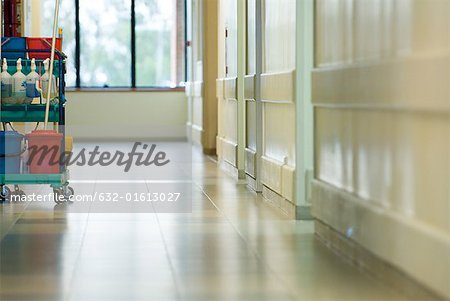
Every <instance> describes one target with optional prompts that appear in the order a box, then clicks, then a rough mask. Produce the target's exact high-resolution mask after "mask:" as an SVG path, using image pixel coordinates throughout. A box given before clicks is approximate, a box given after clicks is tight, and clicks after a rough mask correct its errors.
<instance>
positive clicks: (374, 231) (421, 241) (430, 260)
mask: <svg viewBox="0 0 450 301" xmlns="http://www.w3.org/2000/svg"><path fill="white" fill-rule="evenodd" d="M313 216H314V217H315V218H316V219H317V220H320V221H321V222H322V223H324V224H326V225H328V226H329V227H330V228H332V229H334V230H336V231H337V232H339V233H341V235H343V236H346V237H347V238H348V239H349V240H351V241H352V242H354V243H355V244H357V245H359V246H361V249H365V250H370V252H371V253H372V254H373V255H374V257H376V258H379V259H380V260H381V261H384V262H386V263H387V264H389V265H391V266H393V267H395V268H396V269H397V270H398V271H401V273H404V274H405V275H408V277H409V278H411V279H414V281H415V282H417V283H421V284H422V285H423V286H424V287H427V288H428V290H430V291H432V292H434V293H435V294H436V295H439V296H443V297H445V298H450V286H449V279H450V256H449V254H450V237H449V234H448V232H445V231H442V230H439V229H437V228H435V227H432V226H429V225H428V224H425V223H423V222H420V221H419V220H417V219H415V218H414V217H406V216H403V215H402V214H400V213H397V212H395V211H394V210H390V209H387V208H381V207H379V206H377V205H374V204H373V203H371V202H369V201H367V200H363V199H360V198H358V197H357V196H355V195H353V194H350V193H348V192H346V191H343V190H340V189H338V188H336V187H334V186H331V185H329V184H326V183H323V182H320V181H314V182H313ZM325 240H327V241H329V242H330V243H331V242H333V241H334V240H333V238H332V237H331V238H328V239H325ZM344 247H345V246H343V247H342V248H344ZM359 252H361V251H360V250H359V248H350V249H346V253H347V255H348V256H350V257H351V258H354V259H353V260H354V261H364V260H368V259H365V258H364V255H363V254H360V253H359ZM365 264H367V265H368V267H367V269H370V270H374V271H373V273H375V274H377V275H383V274H382V271H378V270H377V267H376V265H374V264H372V263H371V261H370V260H368V263H365ZM383 277H384V275H383Z"/></svg>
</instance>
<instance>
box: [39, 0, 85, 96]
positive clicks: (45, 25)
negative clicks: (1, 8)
mask: <svg viewBox="0 0 450 301" xmlns="http://www.w3.org/2000/svg"><path fill="white" fill-rule="evenodd" d="M54 13H55V1H54V0H43V1H42V2H41V18H40V20H41V35H42V36H45V37H51V36H52V34H53V14H54ZM74 25H75V2H74V1H61V6H60V11H59V27H60V28H63V35H64V43H63V52H64V53H65V54H66V55H67V56H68V58H69V60H68V62H67V65H68V66H67V74H66V83H67V85H68V86H69V87H75V84H76V79H77V72H76V66H75V44H76V43H75V26H74Z"/></svg>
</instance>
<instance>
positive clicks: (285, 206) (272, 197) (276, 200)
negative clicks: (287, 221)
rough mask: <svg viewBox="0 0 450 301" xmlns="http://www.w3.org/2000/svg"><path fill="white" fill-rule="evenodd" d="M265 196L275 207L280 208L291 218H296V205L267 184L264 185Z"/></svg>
mask: <svg viewBox="0 0 450 301" xmlns="http://www.w3.org/2000/svg"><path fill="white" fill-rule="evenodd" d="M262 194H263V197H264V199H265V200H266V201H267V202H268V203H270V204H271V205H272V206H273V207H275V208H277V209H279V210H280V211H281V212H283V213H284V214H286V215H287V216H288V217H289V218H291V219H293V220H294V219H296V214H297V212H296V206H295V205H294V204H293V203H291V202H290V201H289V200H287V199H286V198H284V197H282V196H281V195H280V194H278V193H276V192H275V191H273V190H271V189H270V188H268V187H267V186H263V192H262Z"/></svg>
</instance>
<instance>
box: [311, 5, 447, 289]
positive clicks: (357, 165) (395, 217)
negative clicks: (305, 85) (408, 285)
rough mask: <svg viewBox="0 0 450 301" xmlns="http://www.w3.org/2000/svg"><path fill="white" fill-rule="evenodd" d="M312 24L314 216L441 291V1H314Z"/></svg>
mask: <svg viewBox="0 0 450 301" xmlns="http://www.w3.org/2000/svg"><path fill="white" fill-rule="evenodd" d="M316 24H317V28H316V39H315V40H316V64H315V66H316V69H315V70H314V72H313V101H314V105H315V117H316V121H315V128H316V133H315V138H316V145H315V155H316V161H315V165H316V174H315V178H316V182H315V185H314V187H315V188H314V193H313V202H314V204H313V207H314V215H315V217H316V218H317V219H319V220H321V221H322V222H324V223H326V224H327V225H329V226H330V227H331V228H333V229H335V230H338V231H340V232H341V234H343V235H344V236H347V237H348V238H350V239H352V240H353V241H355V242H356V243H357V244H360V245H362V246H363V247H365V248H367V249H369V250H370V252H372V253H374V254H376V255H377V256H379V257H380V258H381V259H382V260H384V261H387V262H388V263H389V264H391V265H393V266H395V267H397V268H398V269H400V270H401V271H403V272H405V273H406V274H408V275H409V276H410V277H411V278H413V279H415V280H417V281H419V282H421V283H422V284H424V285H426V286H427V287H428V288H429V289H431V290H433V292H435V293H437V294H440V295H441V296H444V297H447V298H449V297H450V286H449V284H450V283H449V282H448V279H450V277H449V272H448V271H449V267H450V257H449V256H444V257H442V254H444V253H447V254H450V193H449V186H450V185H449V183H450V172H449V169H448V166H449V164H450V163H449V158H450V101H449V100H450V85H449V83H450V72H449V70H450V46H449V45H450V43H449V42H450V39H449V28H450V2H449V1H446V0H426V1H423V0H361V1H359V0H316ZM347 255H348V256H351V254H347ZM436 258H441V259H440V260H436ZM418 261H420V262H418ZM443 279H447V280H443Z"/></svg>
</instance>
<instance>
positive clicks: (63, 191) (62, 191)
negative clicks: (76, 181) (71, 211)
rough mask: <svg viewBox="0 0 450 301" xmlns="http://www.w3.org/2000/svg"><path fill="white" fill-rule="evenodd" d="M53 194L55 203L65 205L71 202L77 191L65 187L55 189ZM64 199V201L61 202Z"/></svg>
mask: <svg viewBox="0 0 450 301" xmlns="http://www.w3.org/2000/svg"><path fill="white" fill-rule="evenodd" d="M53 193H54V194H55V202H56V203H57V204H63V203H65V202H67V201H69V200H70V198H71V197H72V196H73V195H74V194H75V191H74V190H73V188H72V187H70V186H64V187H62V188H54V189H53ZM61 195H62V196H63V197H62V199H63V200H62V201H60V199H61Z"/></svg>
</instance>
